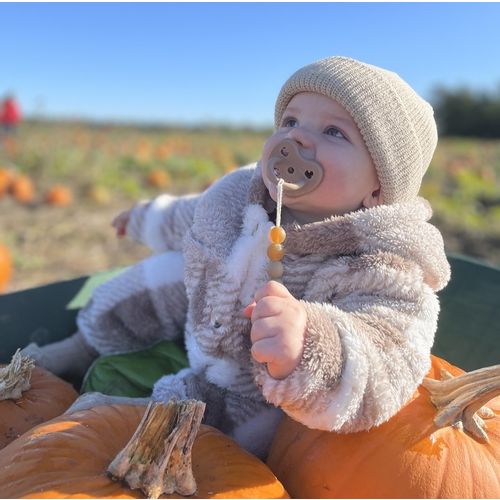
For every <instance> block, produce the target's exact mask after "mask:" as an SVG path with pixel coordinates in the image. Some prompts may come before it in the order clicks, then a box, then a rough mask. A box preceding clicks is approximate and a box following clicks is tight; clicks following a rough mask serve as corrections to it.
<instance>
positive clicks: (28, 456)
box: [0, 405, 288, 498]
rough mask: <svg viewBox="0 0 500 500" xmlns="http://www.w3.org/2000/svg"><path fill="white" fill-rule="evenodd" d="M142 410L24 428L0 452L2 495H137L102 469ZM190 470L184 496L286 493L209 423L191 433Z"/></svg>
mask: <svg viewBox="0 0 500 500" xmlns="http://www.w3.org/2000/svg"><path fill="white" fill-rule="evenodd" d="M144 410H145V407H142V406H130V405H110V406H99V407H96V408H93V409H90V410H81V411H77V412H75V413H72V414H69V415H61V416H59V417H57V418H55V419H53V420H51V421H50V422H47V423H45V424H42V425H39V426H38V427H36V428H34V429H32V430H31V431H29V432H27V433H26V434H24V435H23V436H21V437H20V438H19V439H17V440H16V441H14V442H13V443H11V444H10V445H9V446H7V447H6V448H4V449H3V450H2V451H1V452H0V492H1V493H2V496H4V497H6V498H144V496H143V494H142V493H141V492H140V491H138V490H131V489H129V488H128V487H127V486H125V485H124V484H123V483H121V482H116V481H113V480H111V479H110V478H109V477H108V475H107V474H106V469H107V467H108V465H109V464H110V462H111V461H112V460H113V458H114V457H115V456H116V454H117V453H118V452H119V451H120V450H121V449H122V448H123V447H124V446H125V445H126V444H127V442H128V441H129V439H130V438H131V436H132V434H133V433H134V431H135V429H136V428H137V426H138V425H139V422H140V420H141V418H142V415H143V413H144ZM193 472H194V476H195V479H196V483H197V485H198V491H197V493H196V495H195V496H194V497H190V498H288V496H287V494H286V492H285V490H284V488H283V486H282V485H281V483H280V482H279V481H278V480H277V479H276V477H275V476H274V475H273V473H272V472H271V471H270V470H269V468H268V467H267V466H266V465H265V464H264V463H262V462H261V461H260V460H258V459H257V458H255V457H254V456H253V455H251V454H249V453H247V452H246V451H244V450H242V449H241V448H240V447H239V446H238V445H237V444H236V443H235V442H234V441H233V440H231V439H230V438H228V437H227V436H225V435H224V434H222V433H220V432H219V431H217V430H215V429H213V428H212V427H208V426H204V425H202V426H201V428H200V431H199V433H198V436H197V437H196V441H195V443H194V446H193ZM162 498H182V497H180V496H178V495H172V496H170V497H162Z"/></svg>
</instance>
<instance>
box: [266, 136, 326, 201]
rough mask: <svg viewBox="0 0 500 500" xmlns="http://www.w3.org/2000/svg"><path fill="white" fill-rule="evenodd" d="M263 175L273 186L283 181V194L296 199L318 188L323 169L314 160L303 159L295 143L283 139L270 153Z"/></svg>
mask: <svg viewBox="0 0 500 500" xmlns="http://www.w3.org/2000/svg"><path fill="white" fill-rule="evenodd" d="M263 174H264V175H265V176H266V178H267V179H268V180H270V181H271V182H272V183H273V184H278V181H279V180H280V179H283V181H284V184H283V192H284V194H286V196H289V197H297V196H302V195H304V194H307V193H310V192H311V191H314V190H315V189H316V188H317V187H318V186H319V184H320V182H321V181H322V180H323V167H322V166H321V164H320V163H318V162H317V161H316V160H310V159H308V158H304V157H303V156H302V155H301V153H300V150H299V144H298V143H297V142H296V141H294V140H292V139H283V140H282V141H280V142H279V143H278V144H277V145H276V146H275V147H274V148H273V150H272V151H271V155H270V157H269V160H268V162H267V168H266V169H265V171H264V172H263Z"/></svg>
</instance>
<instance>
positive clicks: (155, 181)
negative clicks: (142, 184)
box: [147, 169, 171, 188]
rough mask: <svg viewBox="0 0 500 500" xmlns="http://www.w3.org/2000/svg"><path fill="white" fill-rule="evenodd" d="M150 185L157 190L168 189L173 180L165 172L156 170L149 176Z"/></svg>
mask: <svg viewBox="0 0 500 500" xmlns="http://www.w3.org/2000/svg"><path fill="white" fill-rule="evenodd" d="M147 180H148V184H149V185H150V186H153V187H156V188H166V187H168V186H170V183H171V179H170V175H169V174H168V172H166V171H165V170H160V169H155V170H151V172H149V174H148V178H147Z"/></svg>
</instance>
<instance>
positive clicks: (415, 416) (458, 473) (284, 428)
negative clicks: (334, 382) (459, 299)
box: [267, 357, 500, 498]
mask: <svg viewBox="0 0 500 500" xmlns="http://www.w3.org/2000/svg"><path fill="white" fill-rule="evenodd" d="M441 368H444V369H445V370H446V371H448V372H449V373H451V375H454V376H456V375H460V374H461V373H463V371H462V370H460V369H458V368H456V367H455V366H452V365H450V364H449V363H447V362H446V361H444V360H442V359H439V358H436V357H433V358H432V368H431V370H430V373H429V375H428V377H429V378H431V379H439V374H440V369H441ZM472 373H475V372H472ZM468 375H471V374H468ZM497 379H498V375H497ZM457 380H458V379H457ZM497 401H498V400H494V401H493V404H495V403H496V402H497ZM489 406H490V407H491V404H490V405H489ZM498 409H500V407H499V408H498ZM436 414H437V410H436V408H435V406H434V405H433V403H432V402H431V400H430V395H429V392H428V391H427V389H425V388H424V387H423V386H420V387H419V389H418V390H417V392H416V394H415V395H414V397H413V399H412V400H411V401H410V402H409V403H408V404H407V405H406V406H405V407H404V408H403V409H402V410H401V411H400V412H399V413H398V414H397V415H395V416H394V417H393V418H391V419H390V420H389V421H388V422H386V423H384V424H382V425H381V426H379V427H377V428H374V429H371V430H369V431H366V432H357V433H352V434H337V433H333V432H332V433H329V432H324V431H319V430H312V429H308V428H307V427H304V426H303V425H301V424H299V423H297V422H294V421H293V420H291V419H290V418H285V419H283V422H282V423H281V425H280V427H279V428H278V431H277V433H276V435H275V438H274V441H273V444H272V447H271V451H270V454H269V457H268V460H267V463H268V465H269V466H270V467H271V469H272V470H273V472H274V473H275V474H276V476H277V477H278V479H280V481H281V482H282V483H283V485H284V487H285V488H286V489H287V491H288V493H289V494H290V495H291V496H292V497H293V498H297V497H298V498H499V497H500V484H499V478H500V418H499V415H500V413H498V412H497V413H496V416H495V417H493V418H490V419H487V420H485V425H486V426H487V433H488V436H489V442H487V443H484V442H479V441H478V440H477V439H476V438H474V437H472V436H470V435H469V434H466V433H465V432H464V431H463V430H459V429H458V428H456V427H449V426H448V427H443V428H438V427H437V426H436V424H435V423H434V418H435V416H436Z"/></svg>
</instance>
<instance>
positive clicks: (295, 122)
mask: <svg viewBox="0 0 500 500" xmlns="http://www.w3.org/2000/svg"><path fill="white" fill-rule="evenodd" d="M283 139H292V140H294V141H296V142H297V143H298V144H299V148H300V152H301V154H302V156H304V157H305V158H309V159H315V160H316V161H317V162H319V163H320V164H321V165H322V167H323V170H324V176H323V180H322V182H321V183H320V184H319V186H318V187H317V188H316V189H315V190H314V191H312V192H310V193H307V194H304V195H302V196H298V197H287V195H286V192H285V193H284V194H283V204H284V205H285V206H286V207H288V208H289V210H290V211H291V213H292V215H294V216H295V218H296V219H297V221H299V222H310V221H315V220H321V219H323V218H325V217H328V216H331V215H342V214H345V213H348V212H351V211H353V210H358V209H359V208H362V207H372V206H375V205H377V204H379V203H380V202H381V199H380V195H379V193H380V184H379V181H378V178H377V174H376V171H375V166H374V165H373V161H372V159H371V157H370V154H369V153H368V149H367V148H366V145H365V143H364V141H363V138H362V136H361V133H360V132H359V130H358V127H357V126H356V124H355V123H354V120H353V119H352V118H351V115H350V114H349V113H348V112H347V111H346V110H345V109H344V108H343V107H342V106H341V105H340V104H339V103H338V102H336V101H334V100H333V99H330V98H329V97H326V96H323V95H320V94H315V93H312V92H303V93H300V94H297V95H295V96H294V97H293V98H292V100H291V101H290V103H289V104H288V106H287V108H286V110H285V112H284V113H283V118H282V121H281V124H280V128H279V129H277V130H276V132H275V133H274V134H273V135H272V136H271V137H270V138H269V139H268V140H267V142H266V144H265V145H264V149H263V151H262V157H261V161H260V163H261V168H262V171H264V169H265V168H266V165H267V162H268V161H269V158H270V155H271V152H272V150H273V149H274V147H275V146H276V145H277V144H278V143H279V142H280V141H282V140H283ZM263 180H264V183H265V184H266V187H267V189H268V190H269V194H270V196H271V197H272V198H273V199H274V200H276V186H275V184H274V183H273V182H271V181H270V180H269V179H267V178H266V176H263Z"/></svg>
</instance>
